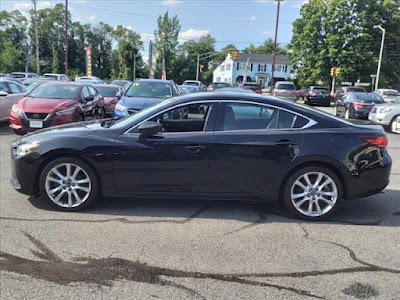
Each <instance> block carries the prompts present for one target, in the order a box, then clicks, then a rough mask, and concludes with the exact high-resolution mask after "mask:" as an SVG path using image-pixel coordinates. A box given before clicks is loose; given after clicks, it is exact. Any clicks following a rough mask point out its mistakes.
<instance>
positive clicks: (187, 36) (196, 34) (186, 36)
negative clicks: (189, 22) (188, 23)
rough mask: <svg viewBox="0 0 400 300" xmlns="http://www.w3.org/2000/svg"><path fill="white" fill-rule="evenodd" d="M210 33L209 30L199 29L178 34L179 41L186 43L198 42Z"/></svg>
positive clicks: (191, 29)
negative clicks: (189, 41) (190, 41)
mask: <svg viewBox="0 0 400 300" xmlns="http://www.w3.org/2000/svg"><path fill="white" fill-rule="evenodd" d="M209 33H210V31H209V30H201V29H193V28H190V29H188V30H186V31H184V32H181V33H180V34H179V37H178V39H179V41H180V42H186V41H188V40H195V41H196V40H199V39H200V38H201V37H202V36H205V35H207V34H209Z"/></svg>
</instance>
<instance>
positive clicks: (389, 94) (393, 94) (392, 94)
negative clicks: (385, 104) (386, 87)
mask: <svg viewBox="0 0 400 300" xmlns="http://www.w3.org/2000/svg"><path fill="white" fill-rule="evenodd" d="M385 96H393V97H396V96H398V94H397V93H396V92H395V91H386V92H385Z"/></svg>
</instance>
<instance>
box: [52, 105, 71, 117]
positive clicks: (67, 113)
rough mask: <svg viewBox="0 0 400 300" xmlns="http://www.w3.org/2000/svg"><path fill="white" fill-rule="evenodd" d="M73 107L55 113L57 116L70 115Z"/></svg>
mask: <svg viewBox="0 0 400 300" xmlns="http://www.w3.org/2000/svg"><path fill="white" fill-rule="evenodd" d="M74 110H75V107H72V108H68V109H64V110H60V111H57V112H56V115H57V116H63V115H70V114H72V113H73V112H74Z"/></svg>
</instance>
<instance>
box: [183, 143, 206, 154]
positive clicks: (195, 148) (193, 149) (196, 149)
mask: <svg viewBox="0 0 400 300" xmlns="http://www.w3.org/2000/svg"><path fill="white" fill-rule="evenodd" d="M205 148H206V146H200V145H199V146H187V147H185V150H186V151H188V152H190V153H193V154H197V153H200V151H202V150H204V149H205Z"/></svg>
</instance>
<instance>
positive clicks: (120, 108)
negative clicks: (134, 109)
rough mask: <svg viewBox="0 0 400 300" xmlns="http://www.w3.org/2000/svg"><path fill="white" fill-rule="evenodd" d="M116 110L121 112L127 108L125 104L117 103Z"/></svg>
mask: <svg viewBox="0 0 400 300" xmlns="http://www.w3.org/2000/svg"><path fill="white" fill-rule="evenodd" d="M115 110H118V111H120V112H124V111H126V110H127V108H126V107H125V106H123V105H122V104H119V103H117V105H115Z"/></svg>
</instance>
